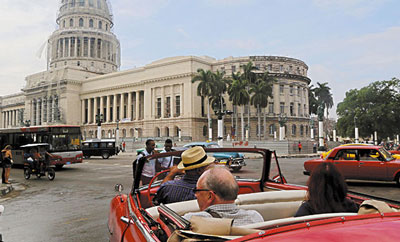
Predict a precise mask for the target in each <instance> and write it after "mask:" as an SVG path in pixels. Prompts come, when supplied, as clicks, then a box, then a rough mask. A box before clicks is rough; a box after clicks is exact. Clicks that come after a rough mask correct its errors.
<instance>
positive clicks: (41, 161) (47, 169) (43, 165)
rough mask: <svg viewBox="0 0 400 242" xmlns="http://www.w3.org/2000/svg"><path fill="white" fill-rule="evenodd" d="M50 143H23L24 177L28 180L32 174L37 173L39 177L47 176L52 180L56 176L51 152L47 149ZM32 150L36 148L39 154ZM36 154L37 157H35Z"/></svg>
mask: <svg viewBox="0 0 400 242" xmlns="http://www.w3.org/2000/svg"><path fill="white" fill-rule="evenodd" d="M48 146H49V144H47V143H38V144H28V145H23V146H21V148H22V149H23V150H24V177H25V179H26V180H28V179H29V178H30V177H31V175H36V177H37V178H41V177H42V176H46V174H47V178H48V179H49V180H50V181H52V180H54V178H55V177H56V171H55V170H54V168H53V167H51V166H50V156H51V155H50V154H49V153H48V152H47V151H46V149H47V147H48ZM32 150H36V152H37V153H38V154H37V155H33V154H32ZM35 156H36V157H35Z"/></svg>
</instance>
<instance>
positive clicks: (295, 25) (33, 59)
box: [0, 0, 400, 117]
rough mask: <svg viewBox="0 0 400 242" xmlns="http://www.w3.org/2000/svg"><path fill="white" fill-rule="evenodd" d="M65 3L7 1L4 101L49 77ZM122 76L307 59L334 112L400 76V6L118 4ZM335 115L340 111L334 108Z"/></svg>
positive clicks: (340, 2) (2, 35)
mask: <svg viewBox="0 0 400 242" xmlns="http://www.w3.org/2000/svg"><path fill="white" fill-rule="evenodd" d="M60 2H61V1H59V0H41V1H38V0H0V3H1V4H0V22H1V23H3V24H2V27H1V28H0V85H1V87H2V88H0V95H9V94H13V93H17V92H20V91H21V89H22V88H23V87H24V85H25V77H26V76H27V75H30V74H34V73H37V72H40V71H44V70H46V58H45V52H44V51H42V50H43V49H44V47H45V44H46V40H47V38H48V37H49V36H50V35H51V34H52V32H53V31H54V30H55V29H56V28H57V25H56V23H55V19H56V16H57V10H58V8H59V6H60ZM110 2H111V5H112V11H113V15H114V28H113V32H114V33H115V34H116V36H117V37H118V39H119V40H120V42H121V63H122V65H121V70H126V69H131V68H134V67H140V66H144V65H146V64H149V63H151V62H153V61H155V60H159V59H162V58H166V57H171V56H187V55H196V56H210V57H213V58H216V59H223V58H226V57H229V56H233V57H239V56H249V55H277V56H286V57H292V58H296V59H300V60H302V61H304V62H305V63H306V64H307V65H308V67H309V71H308V77H309V78H310V79H311V80H312V83H311V84H313V85H314V86H315V85H316V83H317V82H320V83H324V82H328V86H329V87H330V88H331V91H332V95H333V99H334V106H336V105H337V104H338V103H339V102H341V101H342V100H343V98H344V97H345V93H346V91H348V90H350V89H354V88H357V89H359V88H361V87H364V86H367V85H368V84H369V83H371V82H374V81H382V80H390V79H392V78H393V77H396V78H400V48H399V46H400V44H399V43H400V17H399V16H400V15H399V12H398V11H399V9H400V1H398V0H111V1H110ZM330 115H331V116H332V117H335V108H334V109H333V110H330Z"/></svg>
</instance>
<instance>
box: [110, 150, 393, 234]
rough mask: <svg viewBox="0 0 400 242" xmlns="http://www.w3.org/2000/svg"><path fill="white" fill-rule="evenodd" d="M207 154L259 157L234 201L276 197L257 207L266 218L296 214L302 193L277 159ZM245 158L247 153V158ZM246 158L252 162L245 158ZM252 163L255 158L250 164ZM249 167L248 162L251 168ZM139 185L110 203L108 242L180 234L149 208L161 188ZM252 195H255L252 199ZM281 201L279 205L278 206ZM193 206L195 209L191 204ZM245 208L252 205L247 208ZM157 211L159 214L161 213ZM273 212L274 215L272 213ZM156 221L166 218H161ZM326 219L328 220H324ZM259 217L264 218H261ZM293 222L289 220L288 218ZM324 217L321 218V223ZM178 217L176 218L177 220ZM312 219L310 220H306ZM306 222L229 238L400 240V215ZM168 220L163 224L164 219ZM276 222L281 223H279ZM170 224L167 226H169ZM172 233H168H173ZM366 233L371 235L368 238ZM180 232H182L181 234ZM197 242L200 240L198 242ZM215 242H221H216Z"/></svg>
mask: <svg viewBox="0 0 400 242" xmlns="http://www.w3.org/2000/svg"><path fill="white" fill-rule="evenodd" d="M206 151H207V152H212V153H215V152H242V153H245V154H248V153H255V154H256V155H258V156H260V155H261V158H260V159H261V160H262V162H263V164H262V167H260V170H262V171H261V178H259V179H246V178H237V180H238V184H239V187H240V191H239V194H241V195H239V196H242V197H243V198H244V197H246V196H253V197H254V198H256V200H259V199H260V197H261V196H264V195H266V196H267V198H268V196H269V194H274V195H276V194H279V195H280V196H281V197H280V198H278V197H276V198H274V199H273V200H272V201H269V202H266V203H264V202H263V201H262V202H261V203H260V204H261V205H267V206H272V207H271V209H267V210H265V211H266V213H267V214H268V215H269V214H273V213H275V214H278V216H279V213H283V214H286V213H287V211H286V207H280V206H277V205H281V204H282V205H285V206H286V205H287V206H289V205H290V206H291V205H292V204H296V206H294V207H293V208H291V209H292V210H293V209H294V210H293V211H297V208H298V206H300V204H301V202H302V201H303V200H304V199H303V198H304V197H305V193H306V191H305V190H306V189H307V188H306V187H304V186H300V185H294V184H288V183H286V179H285V178H284V177H283V175H282V173H281V170H280V167H279V163H278V161H277V159H275V162H272V161H271V160H272V159H271V158H272V156H273V154H274V153H273V152H271V151H269V150H266V149H256V148H254V149H253V148H219V149H206ZM182 152H183V151H175V152H171V153H169V154H170V155H172V156H180V154H181V153H182ZM246 152H247V153H246ZM167 155H168V153H159V154H155V155H152V156H149V157H146V159H152V158H160V157H164V156H167ZM246 158H247V159H249V160H251V159H252V158H249V157H248V156H247V155H246ZM254 159H255V158H254ZM144 162H145V161H144V160H140V161H139V162H138V164H135V165H134V166H133V174H134V177H140V174H141V169H142V167H143V164H144ZM250 163H251V162H250ZM139 182H140V181H139V179H134V182H133V183H134V184H133V187H132V190H131V191H130V192H129V193H128V194H118V195H116V196H115V197H114V198H113V199H112V200H111V203H110V210H109V217H108V229H109V239H110V241H112V242H114V241H115V242H116V241H154V242H157V241H166V240H167V239H168V238H169V237H170V236H171V235H172V234H173V232H174V230H179V231H181V229H182V228H181V227H179V226H177V225H179V223H178V222H176V221H174V218H176V217H174V216H176V213H175V212H173V213H172V214H167V215H165V214H163V213H162V206H161V205H160V206H157V207H154V205H152V202H151V201H150V200H149V198H150V199H151V194H149V193H148V192H150V193H155V192H156V190H157V189H158V188H159V185H160V184H154V185H151V186H149V187H148V186H142V187H139ZM254 193H256V194H254ZM288 193H290V194H303V195H302V196H300V198H301V200H298V201H297V200H296V201H292V200H291V197H290V198H288V197H287V194H288ZM349 197H350V198H351V199H353V200H354V201H355V202H356V203H358V204H360V203H361V202H362V201H363V200H365V199H367V197H366V196H364V195H360V194H349ZM278 200H280V201H281V203H278V202H277V201H278ZM193 202H194V203H193ZM184 203H185V206H187V205H188V203H191V204H195V201H187V202H184ZM247 205H250V206H251V204H247ZM390 205H391V206H393V207H397V208H398V207H399V205H400V203H399V204H393V203H391V204H390ZM168 206H169V208H170V209H171V210H173V209H174V208H175V209H179V208H182V207H185V206H182V204H181V203H175V204H174V203H173V204H168ZM160 208H161V210H160ZM154 211H158V215H159V216H158V217H157V216H155V215H154ZM277 211H278V212H277ZM161 215H164V216H166V217H163V218H161ZM328 215H329V216H328ZM263 216H264V215H263ZM291 216H293V215H291ZM325 216H326V217H325ZM178 217H179V216H178ZM311 217H312V218H311ZM311 217H310V218H307V217H298V218H293V217H290V216H283V217H282V218H281V219H276V218H275V219H273V220H265V221H266V222H265V223H267V224H269V225H262V226H261V225H259V226H260V227H257V229H259V231H258V232H256V233H251V234H248V235H245V236H236V237H234V238H230V240H233V241H294V240H296V241H310V240H319V241H352V242H353V241H354V240H362V241H367V242H368V241H371V242H372V241H374V242H376V241H377V240H378V239H380V240H384V241H399V240H400V233H398V231H399V230H400V212H398V213H390V214H372V215H357V214H351V216H350V215H349V214H340V213H338V214H327V215H325V214H323V215H320V216H319V217H318V216H317V217H318V218H315V217H313V215H311ZM166 218H168V219H166ZM279 218H280V217H279ZM171 221H172V222H173V223H172V222H171ZM172 228H173V229H172ZM367 231H371V233H370V232H367ZM183 232H184V231H183ZM201 236H202V238H204V239H208V241H216V240H214V239H210V238H209V237H208V236H210V235H204V234H201ZM197 241H200V240H197ZM217 241H220V240H217Z"/></svg>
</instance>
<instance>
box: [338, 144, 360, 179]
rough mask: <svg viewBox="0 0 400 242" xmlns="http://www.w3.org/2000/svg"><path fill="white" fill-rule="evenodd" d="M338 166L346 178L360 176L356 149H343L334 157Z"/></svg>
mask: <svg viewBox="0 0 400 242" xmlns="http://www.w3.org/2000/svg"><path fill="white" fill-rule="evenodd" d="M333 163H334V164H335V166H336V168H338V170H339V171H340V173H342V175H343V176H344V178H349V179H357V178H358V160H357V150H356V149H341V150H339V151H338V152H337V153H336V155H335V156H334V158H333Z"/></svg>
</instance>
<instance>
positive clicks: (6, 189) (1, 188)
mask: <svg viewBox="0 0 400 242" xmlns="http://www.w3.org/2000/svg"><path fill="white" fill-rule="evenodd" d="M12 190H14V188H13V186H12V185H11V184H9V185H6V184H1V185H0V197H3V196H5V195H6V194H8V193H10V192H11V191H12Z"/></svg>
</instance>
